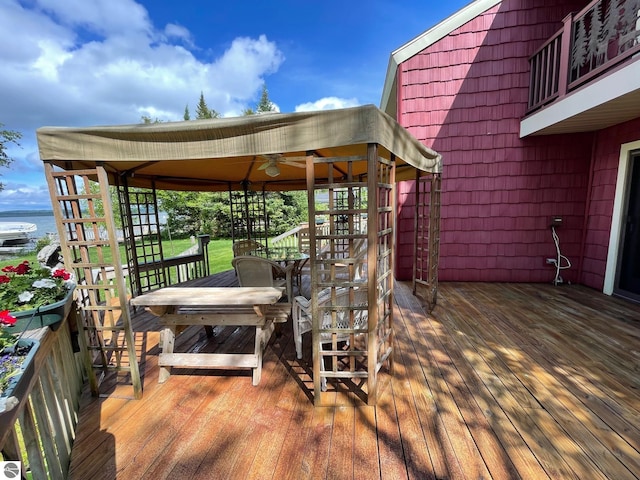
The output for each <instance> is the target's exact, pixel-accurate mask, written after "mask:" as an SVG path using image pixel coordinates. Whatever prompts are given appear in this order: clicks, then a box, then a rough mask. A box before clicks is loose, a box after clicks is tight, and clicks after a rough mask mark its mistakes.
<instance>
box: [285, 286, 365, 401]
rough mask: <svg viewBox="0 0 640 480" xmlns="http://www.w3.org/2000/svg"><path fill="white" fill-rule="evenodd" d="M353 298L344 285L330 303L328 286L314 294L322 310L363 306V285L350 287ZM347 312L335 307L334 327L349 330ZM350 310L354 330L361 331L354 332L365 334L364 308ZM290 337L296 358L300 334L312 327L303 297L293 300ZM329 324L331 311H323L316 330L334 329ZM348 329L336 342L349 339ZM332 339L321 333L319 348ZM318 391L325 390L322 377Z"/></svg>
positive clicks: (308, 300) (309, 308)
mask: <svg viewBox="0 0 640 480" xmlns="http://www.w3.org/2000/svg"><path fill="white" fill-rule="evenodd" d="M353 292H354V295H355V298H354V299H353V301H351V300H350V299H349V289H348V288H339V289H338V290H337V291H336V299H335V302H332V299H331V289H330V288H326V289H324V290H322V291H321V292H320V293H319V295H318V307H320V308H321V309H324V307H332V306H336V307H350V306H351V307H364V306H367V305H368V295H367V287H366V285H363V286H362V287H358V288H355V289H353ZM349 312H350V310H349V309H347V308H345V309H338V310H336V316H337V318H336V327H337V328H344V329H349V328H350V326H349V320H350V318H349ZM353 312H354V319H353V321H354V323H353V328H354V329H362V330H363V333H361V334H357V335H366V332H367V322H368V318H369V312H368V309H367V308H365V309H364V310H358V309H355V310H353ZM292 317H293V338H294V340H295V344H296V355H297V357H298V359H301V358H302V335H304V334H305V333H307V332H310V331H311V330H312V325H313V318H312V313H311V300H310V299H308V298H306V297H303V296H297V297H295V298H294V300H293V311H292ZM336 327H332V314H331V310H324V312H323V315H322V323H321V325H320V329H321V330H322V329H326V328H336ZM350 332H351V330H348V331H346V332H345V333H344V334H340V333H339V334H338V335H337V341H338V342H346V343H347V344H348V343H349V341H350V340H351V333H350ZM332 340H333V334H332V333H322V334H320V350H322V345H323V344H327V343H331V342H332ZM320 368H321V369H322V370H324V362H320ZM321 383H322V390H323V391H325V390H326V389H327V380H326V378H324V377H323V378H322V382H321Z"/></svg>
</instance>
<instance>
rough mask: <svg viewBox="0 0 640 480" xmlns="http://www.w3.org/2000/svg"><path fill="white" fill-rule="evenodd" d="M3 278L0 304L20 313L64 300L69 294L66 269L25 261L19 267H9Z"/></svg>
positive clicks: (1, 280)
mask: <svg viewBox="0 0 640 480" xmlns="http://www.w3.org/2000/svg"><path fill="white" fill-rule="evenodd" d="M2 272H3V273H2V275H0V305H2V308H3V309H5V310H9V311H11V312H18V311H21V310H30V309H32V308H37V307H40V306H42V305H50V304H52V303H55V302H58V301H60V300H62V299H63V298H64V297H65V295H66V294H67V291H68V282H67V281H68V280H69V278H70V275H69V273H67V272H65V271H64V270H63V269H60V270H54V271H51V270H50V269H49V268H44V267H40V266H39V265H36V266H35V267H34V266H32V264H31V262H29V261H28V260H24V261H22V262H21V263H19V264H18V265H17V266H15V267H14V266H11V265H10V266H6V267H4V268H3V269H2Z"/></svg>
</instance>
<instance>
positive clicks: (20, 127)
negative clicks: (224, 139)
mask: <svg viewBox="0 0 640 480" xmlns="http://www.w3.org/2000/svg"><path fill="white" fill-rule="evenodd" d="M468 3H469V2H468V1H467V0H450V1H447V2H443V1H441V0H440V1H416V0H398V1H390V0H389V1H384V0H370V1H367V2H365V1H356V0H346V1H345V0H342V1H334V0H324V1H322V2H304V1H299V0H298V1H295V2H294V1H290V0H272V1H269V2H266V1H262V2H260V1H257V2H249V1H233V0H229V1H225V2H212V1H211V0H182V1H180V2H176V1H173V0H145V1H137V2H136V1H134V0H0V45H2V48H0V64H1V65H2V74H1V75H0V105H1V108H0V123H2V124H4V127H3V128H4V129H9V130H15V131H19V132H21V133H22V135H23V138H22V140H21V141H20V147H14V146H11V147H10V148H9V149H8V154H9V155H10V156H11V157H12V158H13V159H14V162H13V163H12V165H11V166H10V167H9V168H4V169H1V170H0V174H1V176H0V182H2V183H3V184H4V186H5V188H4V190H3V191H2V192H0V211H7V210H15V209H42V208H45V209H48V208H50V202H49V193H48V190H47V186H46V181H45V178H44V173H43V168H42V162H41V161H40V158H39V156H38V151H37V143H36V139H35V130H36V129H37V128H39V127H42V126H91V125H110V124H126V123H138V122H140V119H141V117H142V116H143V115H145V116H149V117H151V118H158V119H160V120H181V119H182V115H183V112H184V108H185V105H188V106H189V109H190V111H191V113H192V114H193V113H194V112H195V107H196V104H197V102H198V99H199V96H200V92H203V93H204V96H205V99H206V101H207V104H208V106H209V107H210V108H213V109H215V110H216V111H218V112H220V113H221V114H222V115H223V116H235V115H239V114H240V113H241V112H242V111H243V110H244V109H245V108H247V107H255V105H256V103H257V102H258V100H259V97H260V93H261V90H262V85H263V84H266V86H267V89H268V91H269V97H270V99H271V100H272V101H273V102H274V103H275V104H276V105H277V107H278V108H279V110H280V111H282V112H294V111H302V110H319V109H327V108H341V107H349V106H356V105H365V104H374V105H379V104H380V98H381V94H382V88H383V84H384V78H385V74H386V69H387V64H388V61H389V56H390V54H391V52H392V51H394V50H395V49H397V48H398V47H400V46H402V45H404V44H405V43H407V42H409V41H410V40H411V39H413V38H415V37H416V36H418V35H420V34H422V33H423V32H424V31H426V30H428V29H429V28H431V27H432V26H434V25H435V24H437V23H439V22H441V21H442V20H444V19H445V18H446V17H448V16H449V15H451V14H452V13H454V12H456V11H457V10H459V9H460V8H462V7H464V6H465V5H467V4H468Z"/></svg>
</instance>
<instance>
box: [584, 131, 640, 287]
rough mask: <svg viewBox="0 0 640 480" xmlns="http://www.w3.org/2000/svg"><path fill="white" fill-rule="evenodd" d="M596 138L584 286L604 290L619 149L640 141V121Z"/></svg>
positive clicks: (585, 251)
mask: <svg viewBox="0 0 640 480" xmlns="http://www.w3.org/2000/svg"><path fill="white" fill-rule="evenodd" d="M596 138H597V143H596V149H595V152H594V159H593V175H592V176H593V180H592V183H591V201H590V204H589V211H588V212H587V230H586V235H585V247H584V263H583V265H582V278H581V282H582V283H584V284H585V285H588V286H590V287H593V288H597V289H599V290H601V289H602V288H603V286H604V272H605V267H606V261H607V252H608V249H609V235H610V231H611V219H612V215H613V201H614V197H615V187H616V180H617V176H618V166H619V163H620V147H621V145H622V144H624V143H629V142H634V141H638V140H640V119H636V120H633V121H630V122H626V123H623V124H620V125H616V126H615V127H611V128H608V129H605V130H601V131H599V132H598V134H597V137H596Z"/></svg>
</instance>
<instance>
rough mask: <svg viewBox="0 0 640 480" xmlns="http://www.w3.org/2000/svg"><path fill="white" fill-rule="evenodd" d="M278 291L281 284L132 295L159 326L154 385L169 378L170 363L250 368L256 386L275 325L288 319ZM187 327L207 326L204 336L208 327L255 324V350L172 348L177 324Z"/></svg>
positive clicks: (287, 309) (288, 307)
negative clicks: (159, 347)
mask: <svg viewBox="0 0 640 480" xmlns="http://www.w3.org/2000/svg"><path fill="white" fill-rule="evenodd" d="M282 295H283V289H282V288H273V287H166V288H160V289H158V290H154V291H151V292H147V293H144V294H142V295H140V296H138V297H135V298H132V299H131V305H134V306H139V307H145V308H146V310H148V311H149V312H151V313H153V314H154V315H157V316H158V318H159V321H160V324H161V325H162V326H163V330H162V337H161V342H162V352H161V353H160V356H159V358H158V365H159V366H160V374H159V378H158V381H159V383H163V382H165V381H166V380H167V379H168V378H169V376H170V368H171V367H188V368H251V369H252V370H253V375H252V377H253V378H252V383H253V385H258V384H259V383H260V377H261V374H262V356H263V352H264V349H265V347H266V345H267V343H268V342H269V338H271V335H272V333H273V331H274V323H280V322H285V321H287V318H288V316H289V312H290V310H291V305H290V304H289V303H278V301H279V300H280V298H281V297H282ZM189 325H202V326H205V327H208V328H209V331H208V332H207V333H208V334H209V335H210V334H211V333H210V332H211V327H212V326H218V325H223V326H227V325H233V326H249V327H255V329H256V335H255V347H254V352H253V353H251V354H248V353H204V352H200V353H176V352H174V345H175V339H176V332H177V327H179V326H189Z"/></svg>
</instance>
